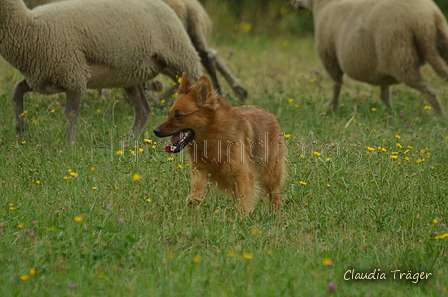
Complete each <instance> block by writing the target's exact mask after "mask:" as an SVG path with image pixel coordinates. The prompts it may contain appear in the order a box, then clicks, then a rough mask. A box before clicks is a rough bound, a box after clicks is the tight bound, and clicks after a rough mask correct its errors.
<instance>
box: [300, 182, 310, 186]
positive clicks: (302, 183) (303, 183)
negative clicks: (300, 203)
mask: <svg viewBox="0 0 448 297" xmlns="http://www.w3.org/2000/svg"><path fill="white" fill-rule="evenodd" d="M299 184H301V185H304V186H305V185H307V184H308V183H307V182H304V181H299Z"/></svg>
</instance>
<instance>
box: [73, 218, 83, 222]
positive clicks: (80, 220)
mask: <svg viewBox="0 0 448 297" xmlns="http://www.w3.org/2000/svg"><path fill="white" fill-rule="evenodd" d="M73 220H74V221H75V222H77V223H80V222H82V220H83V217H82V216H76V217H74V218H73Z"/></svg>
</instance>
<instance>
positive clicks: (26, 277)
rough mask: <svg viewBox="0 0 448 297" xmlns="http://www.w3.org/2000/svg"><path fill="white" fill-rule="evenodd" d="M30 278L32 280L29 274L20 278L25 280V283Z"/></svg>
mask: <svg viewBox="0 0 448 297" xmlns="http://www.w3.org/2000/svg"><path fill="white" fill-rule="evenodd" d="M29 278H30V276H29V275H28V274H22V275H21V276H20V279H21V280H23V281H27V280H28V279H29Z"/></svg>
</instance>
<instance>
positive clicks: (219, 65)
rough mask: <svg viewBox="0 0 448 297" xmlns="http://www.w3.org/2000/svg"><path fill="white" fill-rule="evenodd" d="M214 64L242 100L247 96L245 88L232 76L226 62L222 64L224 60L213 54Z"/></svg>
mask: <svg viewBox="0 0 448 297" xmlns="http://www.w3.org/2000/svg"><path fill="white" fill-rule="evenodd" d="M215 65H216V69H218V71H219V72H221V74H222V75H223V76H224V78H225V79H226V80H227V82H228V83H229V85H230V86H231V87H232V89H233V91H234V92H235V94H236V95H237V96H238V97H239V98H240V99H241V100H243V101H244V100H245V99H246V98H247V90H246V89H245V88H244V87H243V85H242V84H241V82H240V81H239V80H238V79H237V78H236V77H234V76H233V74H232V73H231V72H230V70H229V68H227V66H226V64H224V62H223V61H222V60H221V59H220V58H219V57H218V56H217V55H215Z"/></svg>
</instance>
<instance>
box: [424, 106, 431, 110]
mask: <svg viewBox="0 0 448 297" xmlns="http://www.w3.org/2000/svg"><path fill="white" fill-rule="evenodd" d="M423 109H426V110H428V109H431V106H428V105H426V106H425V107H423Z"/></svg>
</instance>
